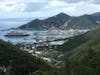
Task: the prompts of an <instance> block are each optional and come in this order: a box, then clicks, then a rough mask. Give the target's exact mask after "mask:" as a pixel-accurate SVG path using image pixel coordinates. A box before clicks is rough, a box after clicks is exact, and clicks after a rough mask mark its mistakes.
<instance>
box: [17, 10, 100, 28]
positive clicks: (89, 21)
mask: <svg viewBox="0 0 100 75" xmlns="http://www.w3.org/2000/svg"><path fill="white" fill-rule="evenodd" d="M99 14H100V12H99V13H94V14H91V15H87V14H86V15H82V16H77V17H73V16H69V15H67V14H65V13H59V14H57V15H55V16H52V17H49V18H47V19H43V20H39V19H35V20H32V21H31V22H29V23H26V24H24V25H22V26H20V27H18V28H19V29H35V30H44V29H49V28H50V27H55V28H60V29H70V28H74V29H77V28H78V29H90V28H94V27H97V26H98V25H100V15H99Z"/></svg>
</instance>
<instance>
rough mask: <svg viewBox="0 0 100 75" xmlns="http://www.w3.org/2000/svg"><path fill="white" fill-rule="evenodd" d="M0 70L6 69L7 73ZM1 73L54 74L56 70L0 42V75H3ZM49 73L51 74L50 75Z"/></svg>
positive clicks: (22, 74) (11, 74) (23, 74)
mask: <svg viewBox="0 0 100 75" xmlns="http://www.w3.org/2000/svg"><path fill="white" fill-rule="evenodd" d="M1 68H6V69H7V71H5V70H3V69H1ZM3 71H5V73H6V74H7V75H55V74H56V69H55V68H54V67H53V66H52V65H49V64H48V63H46V62H44V61H43V60H42V59H39V58H36V57H34V56H32V55H31V54H29V53H28V52H25V51H22V50H19V49H18V48H16V47H15V46H13V45H11V44H10V43H6V42H4V41H2V40H0V75H5V74H4V72H3ZM51 72H52V74H50V73H51ZM57 75H58V74H57Z"/></svg>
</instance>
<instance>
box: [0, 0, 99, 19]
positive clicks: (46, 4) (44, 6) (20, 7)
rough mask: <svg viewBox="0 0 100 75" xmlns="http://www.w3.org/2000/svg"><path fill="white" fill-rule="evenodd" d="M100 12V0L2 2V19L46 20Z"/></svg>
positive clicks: (11, 0)
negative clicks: (60, 14)
mask: <svg viewBox="0 0 100 75" xmlns="http://www.w3.org/2000/svg"><path fill="white" fill-rule="evenodd" d="M60 12H64V13H66V14H68V15H71V16H80V15H83V14H92V13H95V12H100V0H0V18H1V19H2V18H30V17H34V18H45V17H50V16H53V15H56V14H58V13H60Z"/></svg>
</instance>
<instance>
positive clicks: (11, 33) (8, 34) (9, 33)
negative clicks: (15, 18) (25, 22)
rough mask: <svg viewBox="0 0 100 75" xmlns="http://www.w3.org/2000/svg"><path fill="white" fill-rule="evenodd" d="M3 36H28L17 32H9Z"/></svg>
mask: <svg viewBox="0 0 100 75" xmlns="http://www.w3.org/2000/svg"><path fill="white" fill-rule="evenodd" d="M5 36H29V34H27V33H24V32H18V31H10V32H8V33H6V34H5Z"/></svg>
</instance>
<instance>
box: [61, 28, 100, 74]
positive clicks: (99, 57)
mask: <svg viewBox="0 0 100 75" xmlns="http://www.w3.org/2000/svg"><path fill="white" fill-rule="evenodd" d="M81 37H82V38H81ZM78 38H79V40H77V39H78ZM80 38H81V39H82V40H85V41H83V43H82V41H81V40H80ZM75 39H76V41H75ZM72 40H74V41H72ZM72 40H70V41H71V44H70V47H69V48H67V44H66V43H65V44H64V45H63V47H65V48H64V51H68V49H69V52H67V53H66V54H65V56H64V58H65V59H64V61H65V65H66V66H65V68H64V70H65V75H100V27H99V28H96V29H95V30H92V31H89V32H87V33H85V34H83V35H81V36H80V37H79V36H77V38H76V37H73V38H72ZM80 42H81V43H80ZM73 43H74V47H73ZM71 46H72V47H73V48H71Z"/></svg>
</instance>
